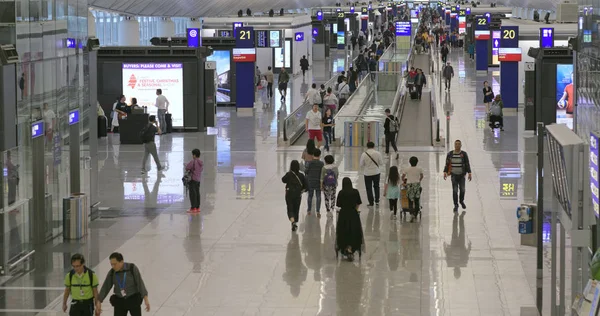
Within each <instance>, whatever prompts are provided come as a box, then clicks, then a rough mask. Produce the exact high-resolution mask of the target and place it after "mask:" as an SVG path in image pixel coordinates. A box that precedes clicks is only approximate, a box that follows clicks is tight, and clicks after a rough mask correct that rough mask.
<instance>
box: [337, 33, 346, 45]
mask: <svg viewBox="0 0 600 316" xmlns="http://www.w3.org/2000/svg"><path fill="white" fill-rule="evenodd" d="M337 44H338V45H345V44H346V37H345V36H344V31H338V32H337Z"/></svg>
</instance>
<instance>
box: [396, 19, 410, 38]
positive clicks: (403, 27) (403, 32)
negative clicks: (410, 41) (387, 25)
mask: <svg viewBox="0 0 600 316" xmlns="http://www.w3.org/2000/svg"><path fill="white" fill-rule="evenodd" d="M410 31H411V26H410V22H404V21H396V36H410Z"/></svg>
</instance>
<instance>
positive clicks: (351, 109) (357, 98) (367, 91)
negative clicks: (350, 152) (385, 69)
mask: <svg viewBox="0 0 600 316" xmlns="http://www.w3.org/2000/svg"><path fill="white" fill-rule="evenodd" d="M375 76H376V73H373V72H372V73H370V74H369V75H368V76H366V77H365V78H363V80H362V81H361V82H360V84H359V85H358V87H357V88H356V91H354V93H352V95H351V96H350V97H349V98H348V100H347V101H346V104H345V105H344V106H343V107H342V108H341V109H340V110H339V111H338V113H337V114H336V115H335V117H334V119H335V129H334V134H335V135H336V136H337V137H342V138H343V135H344V124H345V123H346V122H353V121H356V120H357V119H359V118H360V117H361V114H362V113H361V112H362V111H363V107H364V106H365V104H366V103H367V102H368V101H369V99H370V98H371V96H372V95H373V92H374V89H373V88H374V87H375V80H376V78H375ZM343 141H344V140H343V139H342V142H341V143H342V144H343Z"/></svg>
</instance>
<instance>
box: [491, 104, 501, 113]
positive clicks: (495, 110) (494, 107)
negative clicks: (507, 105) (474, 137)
mask: <svg viewBox="0 0 600 316" xmlns="http://www.w3.org/2000/svg"><path fill="white" fill-rule="evenodd" d="M490 115H494V116H502V108H501V107H500V105H498V104H497V103H494V104H492V106H491V107H490Z"/></svg>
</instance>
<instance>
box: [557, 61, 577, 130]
mask: <svg viewBox="0 0 600 316" xmlns="http://www.w3.org/2000/svg"><path fill="white" fill-rule="evenodd" d="M574 101H575V100H574V98H573V65H566V64H558V65H556V123H558V124H566V125H567V126H568V127H569V128H570V129H573V102H574Z"/></svg>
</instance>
